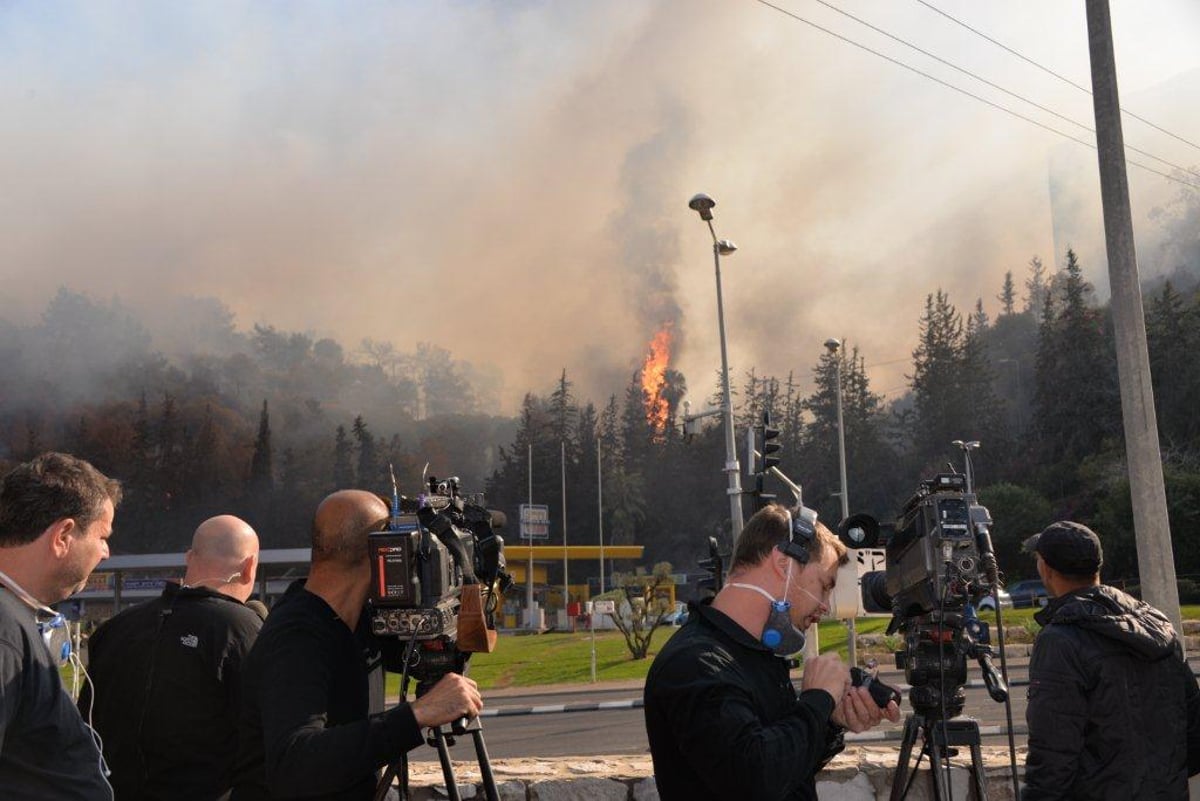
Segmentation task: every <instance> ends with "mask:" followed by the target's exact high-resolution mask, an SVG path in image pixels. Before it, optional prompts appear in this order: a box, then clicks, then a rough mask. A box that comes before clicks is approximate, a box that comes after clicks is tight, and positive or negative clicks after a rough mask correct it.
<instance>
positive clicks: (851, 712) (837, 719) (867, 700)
mask: <svg viewBox="0 0 1200 801" xmlns="http://www.w3.org/2000/svg"><path fill="white" fill-rule="evenodd" d="M884 718H887V719H888V720H890V721H891V722H892V723H895V722H896V721H898V720H900V707H898V706H896V702H895V701H889V702H888V705H887V706H886V707H885V708H883V709H880V708H879V707H878V706H877V705H876V704H875V700H874V699H873V698H871V693H870V691H869V690H867V688H866V687H849V688H847V691H846V692H845V694H843V695H842V697H841V700H839V701H838V703H837V706H836V707H834V709H833V714H832V715H830V716H829V719H830V720H831V721H833V723H834V725H836V726H841V727H842V728H843V729H848V730H850V731H853V732H860V731H866V730H867V729H869V728H871V727H872V726H877V725H879V722H880V721H881V720H883V719H884Z"/></svg>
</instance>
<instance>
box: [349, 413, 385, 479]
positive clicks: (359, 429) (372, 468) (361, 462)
mask: <svg viewBox="0 0 1200 801" xmlns="http://www.w3.org/2000/svg"><path fill="white" fill-rule="evenodd" d="M350 431H351V432H352V433H353V434H354V439H355V441H356V442H357V443H358V482H359V483H360V484H362V485H363V486H366V487H372V486H374V485H375V484H376V483H378V482H379V463H378V461H377V457H376V455H375V435H374V434H372V433H371V432H370V431H369V430H368V429H367V423H366V421H365V420H363V416H362V415H361V414H360V415H358V416H357V417H355V418H354V425H352V426H351V427H350Z"/></svg>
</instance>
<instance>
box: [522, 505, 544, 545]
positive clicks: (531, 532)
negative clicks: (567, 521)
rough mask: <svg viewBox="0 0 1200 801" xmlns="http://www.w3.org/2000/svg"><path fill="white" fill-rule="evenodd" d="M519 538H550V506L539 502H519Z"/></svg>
mask: <svg viewBox="0 0 1200 801" xmlns="http://www.w3.org/2000/svg"><path fill="white" fill-rule="evenodd" d="M521 539H523V540H548V539H550V507H549V506H546V505H544V504H539V503H533V504H531V503H523V504H521Z"/></svg>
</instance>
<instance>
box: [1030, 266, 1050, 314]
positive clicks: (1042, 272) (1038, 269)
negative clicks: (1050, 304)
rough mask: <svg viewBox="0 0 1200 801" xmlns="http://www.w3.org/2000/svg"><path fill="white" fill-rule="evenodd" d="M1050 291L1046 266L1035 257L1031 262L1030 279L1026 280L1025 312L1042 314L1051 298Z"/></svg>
mask: <svg viewBox="0 0 1200 801" xmlns="http://www.w3.org/2000/svg"><path fill="white" fill-rule="evenodd" d="M1049 289H1050V287H1049V282H1048V281H1047V280H1046V266H1045V265H1044V264H1042V260H1041V259H1040V258H1038V257H1037V256H1034V257H1033V258H1032V259H1030V260H1029V277H1028V278H1026V279H1025V311H1026V312H1029V313H1032V314H1040V313H1041V311H1042V308H1043V307H1044V306H1045V304H1046V299H1047V297H1048V296H1049Z"/></svg>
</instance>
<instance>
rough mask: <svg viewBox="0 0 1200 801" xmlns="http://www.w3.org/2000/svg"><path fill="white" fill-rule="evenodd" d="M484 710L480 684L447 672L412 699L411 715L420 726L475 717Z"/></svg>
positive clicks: (439, 724) (437, 724)
mask: <svg viewBox="0 0 1200 801" xmlns="http://www.w3.org/2000/svg"><path fill="white" fill-rule="evenodd" d="M481 709H483V698H482V697H481V696H480V695H479V686H478V685H477V684H475V682H474V681H472V680H471V679H468V678H467V677H466V676H460V675H459V674H457V673H447V674H446V675H445V676H442V678H441V680H440V681H438V683H437V684H435V685H433V687H432V688H431V689H430V690H429V691H428V692H426V693H425V694H424V695H422V696H421V697H420V698H418V699H416V700H415V701H413V702H412V711H413V715H414V716H415V717H416V719H417V725H418V726H420V727H421V728H423V729H424V728H426V727H429V726H442V725H444V724H446V723H450V722H451V721H455V720H458V719H459V718H474V717H475V716H477V715H478V714H479V710H481Z"/></svg>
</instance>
